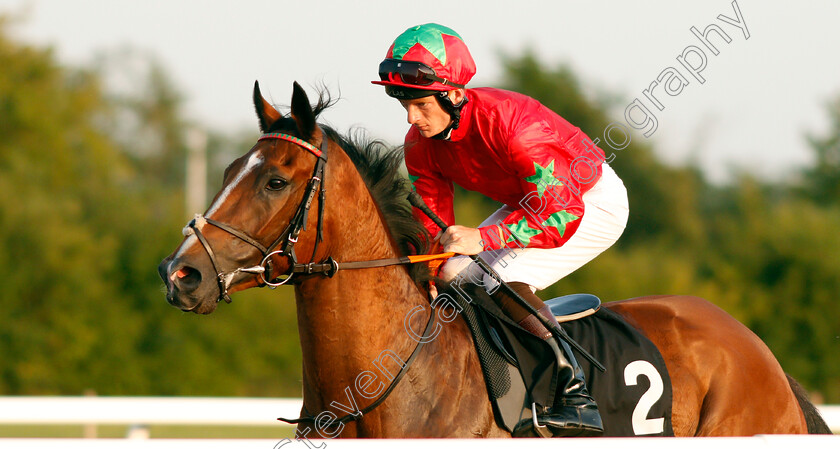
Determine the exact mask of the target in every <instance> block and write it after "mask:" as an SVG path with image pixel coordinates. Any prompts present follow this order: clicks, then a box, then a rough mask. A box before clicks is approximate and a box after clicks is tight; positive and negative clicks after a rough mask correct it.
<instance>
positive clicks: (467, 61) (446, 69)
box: [371, 23, 475, 96]
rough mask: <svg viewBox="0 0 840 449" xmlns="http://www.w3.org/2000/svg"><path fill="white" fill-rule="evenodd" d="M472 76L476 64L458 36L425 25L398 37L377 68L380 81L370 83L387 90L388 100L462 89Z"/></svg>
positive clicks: (435, 25)
mask: <svg viewBox="0 0 840 449" xmlns="http://www.w3.org/2000/svg"><path fill="white" fill-rule="evenodd" d="M473 75H475V62H474V61H473V58H472V55H470V51H469V49H468V48H467V45H466V44H465V43H464V41H463V39H461V36H459V35H458V33H456V32H455V31H454V30H452V29H451V28H447V27H445V26H443V25H438V24H436V23H427V24H424V25H417V26H414V27H411V28H409V29H407V30H405V32H403V33H402V34H400V35H399V36H397V38H396V39H395V40H394V43H393V44H391V47H390V48H388V53H386V55H385V60H384V61H382V63H381V64H380V65H379V78H380V80H379V81H371V82H372V83H373V84H379V85H383V86H386V87H389V89H388V94H389V95H391V96H402V95H394V93H399V92H412V91H413V90H417V91H438V92H439V91H448V90H452V89H456V88H463V87H464V86H466V84H467V83H468V82H469V81H470V79H472V77H473ZM418 93H419V92H418ZM430 93H434V92H430Z"/></svg>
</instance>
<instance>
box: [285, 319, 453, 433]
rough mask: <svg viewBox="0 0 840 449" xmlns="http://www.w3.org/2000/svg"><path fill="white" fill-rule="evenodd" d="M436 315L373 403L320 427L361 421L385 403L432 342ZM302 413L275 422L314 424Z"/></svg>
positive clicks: (311, 419) (304, 411)
mask: <svg viewBox="0 0 840 449" xmlns="http://www.w3.org/2000/svg"><path fill="white" fill-rule="evenodd" d="M436 315H437V312H436V311H435V310H434V309H432V311H431V313H430V316H429V322H428V323H426V329H425V330H423V336H422V337H420V339H419V341H418V342H417V346H415V347H414V351H412V352H411V355H410V356H409V357H408V360H406V361H405V364H404V365H403V366H402V368H400V372H399V373H397V375H396V376H395V377H394V380H393V381H391V385H388V388H387V389H386V390H385V391H383V392H382V394H381V395H380V396H379V397H378V398H377V399H376V400H375V401H373V402H372V403H371V404H370V405H368V406H367V407H365V408H363V409H361V410H359V411H357V412H356V413H350V414H347V415H344V416H342V417H341V418H337V419H334V420H331V421H330V423H329V424H327V425H326V426H322V427H324V428H327V429H328V428H330V427H335V426H338V425H339V424H345V423H348V422H350V421H358V420H360V419H362V418H363V417H364V415H365V414H366V413H370V412H371V411H373V409H375V408H376V407H379V405H380V404H382V403H383V402H384V401H385V399H387V398H388V396H389V395H390V394H391V392H392V391H394V388H396V387H397V384H398V383H400V380H401V379H402V378H403V376H405V373H407V372H408V369H409V368H410V367H411V364H412V363H414V360H415V359H417V355H418V354H420V349H421V348H423V346H424V345H425V344H426V343H428V342H430V341H433V340H434V339H432V338H430V336H431V334H432V329H433V328H434V324H435V316H436ZM303 413H304V414H306V416H303V417H300V418H296V419H289V418H277V420H278V421H283V422H285V423H288V424H300V423H305V424H314V423H315V420H316V419H317V416H312V415H311V414H309V413H308V412H307V411H306V408H305V407H304V410H303Z"/></svg>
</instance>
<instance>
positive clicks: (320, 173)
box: [183, 127, 454, 303]
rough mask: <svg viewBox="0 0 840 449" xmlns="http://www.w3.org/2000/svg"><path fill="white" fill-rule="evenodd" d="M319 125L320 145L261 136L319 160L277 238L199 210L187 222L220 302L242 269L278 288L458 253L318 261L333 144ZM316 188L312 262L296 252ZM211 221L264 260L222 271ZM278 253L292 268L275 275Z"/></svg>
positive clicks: (273, 135)
mask: <svg viewBox="0 0 840 449" xmlns="http://www.w3.org/2000/svg"><path fill="white" fill-rule="evenodd" d="M318 129H319V130H321V147H320V149H319V148H318V147H316V146H315V145H313V144H311V143H309V142H307V141H305V140H303V139H301V138H299V137H295V136H292V135H289V134H284V133H266V134H263V135H262V136H261V137H260V138H259V141H262V140H270V139H279V140H285V141H288V142H291V143H294V144H296V145H298V146H300V147H302V148H303V149H305V150H307V151H308V152H310V153H312V154H313V155H315V156H316V157H317V158H318V160H317V161H316V162H315V169H314V170H313V172H312V177H310V178H309V183H308V184H307V186H306V191H305V192H304V194H303V199H302V200H301V202H300V204H299V205H298V208H297V211H296V212H295V214H294V215H293V216H292V219H291V220H289V224H288V225H287V226H286V228H285V229H284V230H283V232H281V233H280V235H279V236H278V237H277V239H275V240H274V242H272V243H271V244H270V245H268V246H263V245H262V244H261V243H260V242H259V241H258V240H257V239H255V238H254V237H251V236H250V235H248V233H247V232H244V231H242V230H239V229H236V228H234V227H233V226H230V225H228V224H226V223H222V222H220V221H217V220H214V219H211V218H207V217H205V216H203V215H201V214H197V215H196V216H195V218H193V219H192V220H191V221H190V222H189V223H188V224H187V226H185V227H184V230H183V234H184V236H189V235H192V234H195V236H196V237H197V238H198V241H199V242H201V246H203V247H204V250H205V251H206V252H207V255H208V256H209V257H210V263H211V264H212V266H213V270H214V271H215V272H216V281H217V283H218V286H219V297H218V298H217V299H216V302H219V301H221V300H224V301H225V302H227V303H230V302H231V298H230V294H229V293H228V289H229V288H230V284H231V282H233V278H234V277H235V276H236V275H237V274H239V273H250V274H253V275H255V276H258V279H259V281H260V286H261V287H264V286H268V287H271V288H276V287H279V286H281V285H284V284H286V283H288V282H289V281H291V280H292V277H293V276H294V275H296V274H299V275H311V274H323V275H325V276H327V277H330V278H331V277H333V276H334V275H335V273H336V272H338V270H339V268H340V269H344V270H349V269H360V268H375V267H384V266H389V265H399V264H410V263H418V262H425V261H429V260H434V259H445V258H449V257H452V256H454V253H443V254H432V255H416V256H402V257H392V258H387V259H375V260H364V261H358V262H342V263H341V264H340V265H339V263H338V261H336V260H335V259H333V258H332V257H331V256H328V257H327V258H326V259H325V260H323V261H322V262H318V263H316V262H314V260H315V254H316V252H317V250H318V244H319V243H320V242H321V241H322V240H323V223H324V220H323V218H324V204H325V198H326V190H325V188H324V182H323V179H324V169H325V168H326V164H327V147H328V146H329V141H328V139H327V135H326V133H324V130H323V129H321V128H320V127H318ZM316 192H317V193H318V225H317V230H316V235H315V245H314V247H313V249H312V257H311V258H310V259H309V260H310V262H309V263H300V262H298V258H297V254H296V253H295V243H297V241H298V236H299V235H300V233H301V231H305V230H306V221H307V218H308V217H309V209H310V208H311V206H312V200H313V199H315V194H316ZM208 224H210V225H213V226H215V227H217V228H219V229H221V230H223V231H225V232H227V233H228V234H230V235H232V236H234V237H236V238H238V239H240V240H242V241H243V242H245V243H248V244H249V245H251V246H253V247H254V248H256V249H257V250H258V251H259V252H260V253H261V254H262V260H261V261H260V263H259V264H258V265H254V266H251V267H240V268H236V269H234V270H233V271H228V272H224V271H222V270H221V269H220V268H219V264H218V263H217V261H216V255H215V253H214V252H213V248H212V247H211V246H210V242H209V241H207V238H206V237H205V236H204V234H203V233H202V229H203V228H204V226H206V225H208ZM281 243H282V246H281V247H280V249H279V250H277V249H275V248H277V246H278V245H280V244H281ZM278 255H279V256H286V257H288V258H289V261H290V264H289V270H288V271H287V272H286V273H283V274H280V275H279V276H278V277H273V276H272V271H273V264H272V258H273V257H274V256H278ZM283 276H285V277H283Z"/></svg>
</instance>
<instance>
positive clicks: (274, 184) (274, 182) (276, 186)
mask: <svg viewBox="0 0 840 449" xmlns="http://www.w3.org/2000/svg"><path fill="white" fill-rule="evenodd" d="M286 185H288V183H287V182H286V180H285V179H283V178H271V179H269V180H268V184H266V185H265V189H266V190H283V188H285V187H286Z"/></svg>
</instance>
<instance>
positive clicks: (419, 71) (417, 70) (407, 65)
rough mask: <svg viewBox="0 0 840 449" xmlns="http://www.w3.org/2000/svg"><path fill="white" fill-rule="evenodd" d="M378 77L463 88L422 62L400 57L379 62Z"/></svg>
mask: <svg viewBox="0 0 840 449" xmlns="http://www.w3.org/2000/svg"><path fill="white" fill-rule="evenodd" d="M379 78H380V79H381V80H382V81H394V78H396V79H398V80H400V81H401V82H402V83H404V84H410V85H413V86H431V85H432V84H434V83H435V82H438V83H441V84H445V85H447V86H454V87H458V88H462V89H463V88H464V85H463V84H456V83H453V82H452V81H449V80H447V79H446V78H441V77H439V76H437V74H435V70H434V69H433V68H431V67H429V66H428V65H426V64H423V63H422V62H416V61H403V60H400V59H391V58H388V59H385V60H384V61H382V63H380V64H379Z"/></svg>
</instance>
